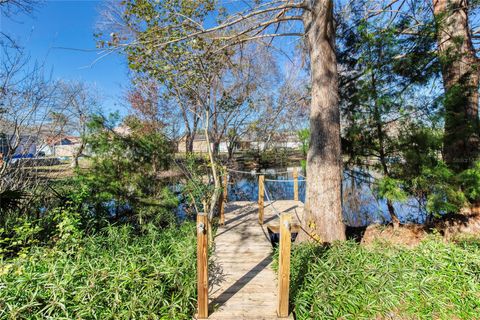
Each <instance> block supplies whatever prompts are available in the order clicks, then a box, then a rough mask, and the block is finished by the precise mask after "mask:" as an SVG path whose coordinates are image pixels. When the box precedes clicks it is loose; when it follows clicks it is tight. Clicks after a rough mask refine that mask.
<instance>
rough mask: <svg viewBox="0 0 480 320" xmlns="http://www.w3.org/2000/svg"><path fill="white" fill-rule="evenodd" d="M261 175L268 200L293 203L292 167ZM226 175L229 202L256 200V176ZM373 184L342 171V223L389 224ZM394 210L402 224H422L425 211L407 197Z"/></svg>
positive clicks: (365, 177)
mask: <svg viewBox="0 0 480 320" xmlns="http://www.w3.org/2000/svg"><path fill="white" fill-rule="evenodd" d="M297 170H298V172H301V168H297ZM263 173H264V174H265V190H266V192H267V193H268V195H269V198H271V200H293V185H294V183H293V168H292V167H289V168H275V169H269V170H266V171H264V172H263ZM229 176H230V178H229V182H230V183H229V186H228V199H229V201H257V200H258V181H257V179H258V175H257V174H256V173H250V174H247V173H238V172H231V173H230V175H229ZM354 177H356V178H354ZM359 177H360V178H359ZM303 179H304V178H303V176H302V175H300V176H299V183H298V189H299V190H298V191H299V199H300V201H302V202H305V189H306V183H305V180H303ZM273 180H276V181H273ZM373 183H374V179H373V178H372V176H371V175H370V174H369V173H368V172H359V171H355V172H354V171H345V172H344V178H343V184H342V202H343V203H342V206H343V218H344V222H345V224H347V225H349V226H356V227H357V226H365V225H369V224H372V223H382V224H383V223H388V222H389V221H390V216H389V214H388V209H387V204H386V201H385V200H382V199H377V198H376V197H375V194H374V192H373ZM394 208H395V211H396V213H397V216H398V217H399V219H400V221H401V222H402V223H412V222H413V223H423V222H425V219H426V216H427V215H426V212H425V211H424V210H422V206H421V204H420V203H418V201H417V200H416V199H414V198H410V199H408V200H407V201H406V202H404V203H400V202H396V203H394Z"/></svg>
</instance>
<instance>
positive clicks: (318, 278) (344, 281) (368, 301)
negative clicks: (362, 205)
mask: <svg viewBox="0 0 480 320" xmlns="http://www.w3.org/2000/svg"><path fill="white" fill-rule="evenodd" d="M290 298H291V304H292V306H291V308H292V310H294V312H295V314H296V317H297V319H445V320H446V319H480V240H478V239H472V238H470V239H468V238H467V239H463V240H459V241H457V242H453V243H445V242H442V241H441V240H440V239H438V238H435V237H432V238H428V239H426V240H425V241H424V242H422V243H421V244H420V245H419V246H417V247H415V248H406V247H399V246H394V245H390V244H387V243H381V242H378V243H376V244H374V245H372V246H360V245H358V244H356V243H353V242H345V243H336V244H333V245H332V246H330V247H321V246H315V245H311V244H301V245H297V246H295V247H294V250H293V252H292V274H291V295H290Z"/></svg>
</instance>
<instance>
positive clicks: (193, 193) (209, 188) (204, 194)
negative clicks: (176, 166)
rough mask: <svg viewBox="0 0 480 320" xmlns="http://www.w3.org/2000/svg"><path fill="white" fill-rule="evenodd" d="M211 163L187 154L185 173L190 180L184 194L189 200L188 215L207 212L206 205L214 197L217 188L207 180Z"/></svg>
mask: <svg viewBox="0 0 480 320" xmlns="http://www.w3.org/2000/svg"><path fill="white" fill-rule="evenodd" d="M210 165H211V164H210V162H209V161H208V159H206V158H202V156H198V155H195V154H193V153H192V154H187V156H186V159H185V168H184V169H185V172H187V174H188V179H187V181H186V183H185V184H184V186H183V190H182V193H183V195H184V197H185V199H187V203H188V204H189V206H188V207H187V208H186V209H187V213H188V214H190V215H192V216H193V215H196V214H197V213H198V212H206V210H205V209H206V208H205V205H206V204H207V205H208V203H209V201H210V198H211V197H212V195H213V193H214V191H215V186H214V185H213V184H212V183H209V182H208V181H209V179H205V175H207V174H208V173H209V172H210V171H209V170H208V167H209V166H210Z"/></svg>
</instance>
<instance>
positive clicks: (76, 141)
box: [39, 135, 82, 157]
mask: <svg viewBox="0 0 480 320" xmlns="http://www.w3.org/2000/svg"><path fill="white" fill-rule="evenodd" d="M81 142H82V141H81V138H80V137H75V136H66V135H56V136H49V137H46V138H45V139H44V143H43V146H42V147H41V148H40V149H39V153H43V155H45V156H47V157H48V156H52V157H71V156H72V155H73V154H75V152H76V150H78V148H80V145H81Z"/></svg>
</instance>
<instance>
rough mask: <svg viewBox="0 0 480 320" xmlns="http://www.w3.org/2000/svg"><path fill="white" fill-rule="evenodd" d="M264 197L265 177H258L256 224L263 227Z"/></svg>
mask: <svg viewBox="0 0 480 320" xmlns="http://www.w3.org/2000/svg"><path fill="white" fill-rule="evenodd" d="M264 195H265V176H264V175H263V174H262V175H260V176H258V223H260V224H261V225H263V212H264V207H263V199H264Z"/></svg>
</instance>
